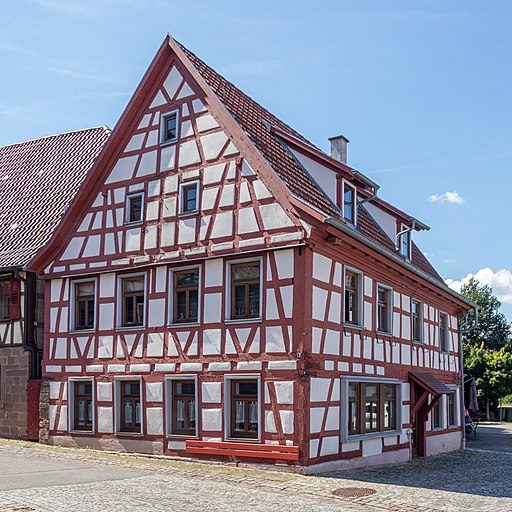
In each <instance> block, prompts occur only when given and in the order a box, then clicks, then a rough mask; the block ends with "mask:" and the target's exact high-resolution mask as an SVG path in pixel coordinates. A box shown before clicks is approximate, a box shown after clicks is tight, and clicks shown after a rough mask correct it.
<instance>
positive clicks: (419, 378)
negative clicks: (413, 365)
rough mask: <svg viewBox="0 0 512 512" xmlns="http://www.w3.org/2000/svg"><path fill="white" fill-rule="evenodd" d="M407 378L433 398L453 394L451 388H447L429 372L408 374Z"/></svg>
mask: <svg viewBox="0 0 512 512" xmlns="http://www.w3.org/2000/svg"><path fill="white" fill-rule="evenodd" d="M409 378H410V379H411V380H412V381H413V382H415V383H416V384H419V385H420V386H421V387H422V388H423V389H424V390H426V391H428V392H429V393H430V394H431V395H434V396H435V397H437V396H440V395H451V394H453V393H455V390H454V389H453V388H450V387H448V386H447V385H446V384H444V383H443V382H441V381H440V380H439V379H438V378H437V377H436V376H435V375H434V374H433V373H430V372H421V371H420V372H409Z"/></svg>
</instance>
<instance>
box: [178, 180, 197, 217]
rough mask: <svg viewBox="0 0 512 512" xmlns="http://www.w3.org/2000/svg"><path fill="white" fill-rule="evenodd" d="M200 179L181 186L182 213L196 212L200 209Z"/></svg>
mask: <svg viewBox="0 0 512 512" xmlns="http://www.w3.org/2000/svg"><path fill="white" fill-rule="evenodd" d="M198 198H199V181H189V182H185V183H182V184H181V186H180V213H181V214H184V213H195V212H197V210H198Z"/></svg>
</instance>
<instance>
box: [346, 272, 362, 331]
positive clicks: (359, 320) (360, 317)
mask: <svg viewBox="0 0 512 512" xmlns="http://www.w3.org/2000/svg"><path fill="white" fill-rule="evenodd" d="M347 272H351V273H353V274H357V275H358V276H359V278H358V280H357V296H358V297H357V299H358V301H357V302H358V304H357V306H358V311H359V314H358V316H359V318H358V322H357V324H353V323H350V322H348V321H347V320H346V319H345V278H346V275H347ZM363 286H364V274H363V272H362V271H361V270H357V269H355V268H353V267H348V266H346V265H345V266H344V268H343V326H344V327H352V328H354V327H355V328H362V327H363V325H364V297H363Z"/></svg>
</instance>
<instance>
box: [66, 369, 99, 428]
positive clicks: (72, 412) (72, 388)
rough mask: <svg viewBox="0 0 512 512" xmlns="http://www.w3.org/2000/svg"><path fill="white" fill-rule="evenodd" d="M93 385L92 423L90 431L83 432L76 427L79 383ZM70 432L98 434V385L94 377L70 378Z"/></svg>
mask: <svg viewBox="0 0 512 512" xmlns="http://www.w3.org/2000/svg"><path fill="white" fill-rule="evenodd" d="M82 382H90V383H91V388H92V389H91V403H92V423H91V429H90V430H82V429H78V428H77V427H76V403H75V401H76V393H75V385H76V384H77V383H82ZM67 384H68V430H69V432H71V433H73V434H95V433H96V383H95V380H94V378H93V377H70V378H68V382H67Z"/></svg>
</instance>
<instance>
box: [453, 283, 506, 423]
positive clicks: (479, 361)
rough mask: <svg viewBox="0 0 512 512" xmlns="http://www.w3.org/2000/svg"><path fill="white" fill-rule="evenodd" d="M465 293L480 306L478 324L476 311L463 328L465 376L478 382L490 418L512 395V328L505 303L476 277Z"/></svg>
mask: <svg viewBox="0 0 512 512" xmlns="http://www.w3.org/2000/svg"><path fill="white" fill-rule="evenodd" d="M461 294H462V295H464V297H466V298H468V299H469V300H471V301H472V302H474V303H475V304H477V305H478V325H476V322H475V312H474V311H470V312H469V313H468V314H467V316H466V319H465V322H464V323H463V325H461V333H462V344H463V353H464V374H465V375H466V377H474V378H475V379H476V384H477V388H478V397H479V401H480V402H481V401H482V400H483V404H482V405H484V404H485V410H486V416H487V418H489V412H490V409H491V408H494V407H496V406H497V404H498V400H499V399H500V398H502V397H504V396H505V395H508V394H510V393H512V341H511V334H512V333H511V327H510V325H509V324H508V322H507V319H506V317H505V315H503V314H502V313H500V312H499V308H500V306H501V302H500V301H499V300H498V298H497V297H496V296H495V295H493V293H492V289H491V288H490V286H487V285H485V286H484V285H480V284H479V282H478V281H477V280H476V279H475V278H474V277H473V278H471V279H470V281H469V282H468V283H467V284H465V285H464V286H463V287H462V289H461Z"/></svg>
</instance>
